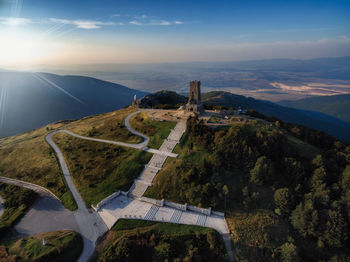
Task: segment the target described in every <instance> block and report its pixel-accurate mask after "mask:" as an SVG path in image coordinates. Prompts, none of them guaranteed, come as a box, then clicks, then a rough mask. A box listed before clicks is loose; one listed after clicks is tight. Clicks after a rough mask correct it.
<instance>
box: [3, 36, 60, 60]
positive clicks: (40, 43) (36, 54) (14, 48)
mask: <svg viewBox="0 0 350 262" xmlns="http://www.w3.org/2000/svg"><path fill="white" fill-rule="evenodd" d="M0 34H1V41H0V58H1V61H0V62H1V63H4V64H7V65H11V66H18V65H27V66H30V65H32V64H35V63H38V62H39V63H40V62H43V61H44V60H45V58H47V57H48V56H49V55H50V53H52V51H53V50H52V49H53V46H52V45H51V44H50V43H49V42H48V41H47V40H45V39H39V38H36V37H35V36H34V35H28V34H25V33H23V32H19V31H15V32H0Z"/></svg>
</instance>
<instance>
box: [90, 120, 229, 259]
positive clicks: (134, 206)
mask: <svg viewBox="0 0 350 262" xmlns="http://www.w3.org/2000/svg"><path fill="white" fill-rule="evenodd" d="M185 131H186V123H185V122H182V121H181V122H178V123H177V124H176V126H175V128H174V129H173V130H172V131H171V132H170V134H169V136H168V138H167V139H165V140H164V142H163V144H162V145H161V147H160V148H159V152H161V153H158V152H154V155H153V157H152V158H151V160H150V161H149V163H148V164H147V165H145V168H144V169H143V171H142V172H141V174H140V176H139V178H138V179H136V180H135V181H134V184H133V185H132V186H131V188H130V189H129V191H128V193H125V194H118V196H116V197H114V198H111V200H109V201H105V202H104V204H103V205H100V204H99V205H98V208H97V209H96V211H97V212H98V214H99V215H100V216H101V218H102V219H103V221H104V222H105V224H106V225H107V227H108V228H111V227H112V226H113V225H114V224H115V223H116V222H117V221H118V220H119V219H120V218H125V219H143V220H151V221H158V222H169V223H178V224H186V225H198V226H203V227H210V228H213V229H215V230H217V231H218V232H219V233H220V234H221V235H222V237H223V239H224V243H225V247H226V249H227V252H228V255H229V259H230V261H233V253H232V249H231V242H230V238H229V233H230V231H229V228H228V226H227V223H226V220H225V217H224V216H223V214H220V213H219V212H211V209H210V210H209V211H208V213H205V214H203V213H201V212H199V211H200V209H198V208H192V209H191V210H194V211H197V212H194V211H190V210H188V209H187V204H186V205H179V204H175V203H172V204H168V205H164V202H167V201H164V200H162V201H159V200H154V199H148V200H149V201H145V199H146V198H143V197H142V196H143V194H144V193H145V192H146V190H147V188H148V187H149V186H151V185H152V181H153V179H154V177H155V176H156V175H157V173H158V172H159V170H161V168H162V166H163V164H164V162H165V160H166V159H167V157H168V156H171V155H170V154H173V153H172V151H173V150H174V148H175V146H176V145H177V144H178V143H179V142H180V139H181V137H182V135H183V134H184V132H185ZM101 202H102V201H101ZM101 202H100V203H101ZM169 205H170V206H169ZM182 206H185V208H183V207H182ZM177 207H178V208H177ZM202 211H203V210H202Z"/></svg>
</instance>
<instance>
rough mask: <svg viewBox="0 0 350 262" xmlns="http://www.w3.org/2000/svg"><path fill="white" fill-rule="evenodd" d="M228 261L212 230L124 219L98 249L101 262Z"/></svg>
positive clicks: (96, 257) (217, 236)
mask: <svg viewBox="0 0 350 262" xmlns="http://www.w3.org/2000/svg"><path fill="white" fill-rule="evenodd" d="M125 259H126V261H141V260H142V261H173V260H175V261H197V260H198V261H199V260H200V261H227V255H226V250H225V248H224V244H223V241H222V239H221V237H220V235H219V234H218V233H217V232H216V231H214V230H212V229H209V228H204V227H199V226H190V225H179V224H171V223H157V222H151V221H143V220H127V219H120V220H119V221H118V222H117V223H116V224H115V225H114V226H113V227H112V229H111V230H110V231H109V232H108V234H107V235H106V237H105V239H104V241H102V243H100V244H99V245H98V247H97V254H96V256H95V260H97V261H125Z"/></svg>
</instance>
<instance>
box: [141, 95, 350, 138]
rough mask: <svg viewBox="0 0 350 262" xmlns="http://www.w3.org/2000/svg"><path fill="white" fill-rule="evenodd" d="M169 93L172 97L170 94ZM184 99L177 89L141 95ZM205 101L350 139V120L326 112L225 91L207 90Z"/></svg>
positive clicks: (151, 102) (151, 100) (147, 102)
mask: <svg viewBox="0 0 350 262" xmlns="http://www.w3.org/2000/svg"><path fill="white" fill-rule="evenodd" d="M167 96H168V98H166V97H167ZM182 101H186V97H185V96H182V98H181V95H179V94H176V93H174V92H170V91H160V92H157V93H154V94H151V95H147V96H146V97H144V98H143V99H141V104H142V105H144V106H148V107H149V106H157V107H159V108H162V107H163V108H164V107H165V108H169V107H170V106H178V105H179V103H181V102H182ZM202 101H203V103H204V105H211V106H215V105H220V106H227V107H236V108H237V107H239V106H240V107H242V108H245V109H253V110H256V111H258V112H260V113H262V114H264V115H267V116H274V117H277V118H279V119H281V120H283V121H285V122H292V123H297V124H302V125H305V126H308V127H311V128H314V129H318V130H321V131H324V132H326V133H328V134H330V135H332V136H334V137H337V138H339V139H342V140H344V141H346V142H350V123H347V122H344V121H342V120H340V119H337V118H335V117H332V116H329V115H326V114H323V113H319V112H314V111H308V110H300V109H293V108H289V107H284V106H281V105H278V104H275V103H272V102H269V101H264V100H257V99H254V98H251V97H245V96H241V95H234V94H232V93H228V92H223V91H213V92H208V93H204V94H202ZM157 103H158V105H157ZM159 103H161V105H160V104H159Z"/></svg>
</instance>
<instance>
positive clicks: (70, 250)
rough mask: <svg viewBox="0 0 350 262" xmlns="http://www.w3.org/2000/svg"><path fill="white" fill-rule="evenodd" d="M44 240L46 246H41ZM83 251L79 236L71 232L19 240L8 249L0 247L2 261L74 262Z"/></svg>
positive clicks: (44, 234)
mask: <svg viewBox="0 0 350 262" xmlns="http://www.w3.org/2000/svg"><path fill="white" fill-rule="evenodd" d="M42 239H45V241H46V243H47V244H46V246H43V245H42ZM82 250H83V240H82V238H81V236H80V235H79V234H78V233H76V232H73V231H68V230H64V231H55V232H49V233H43V234H39V235H36V236H32V237H25V238H21V239H20V240H18V241H16V242H14V243H13V244H11V245H9V246H8V247H6V248H5V247H4V246H2V247H1V246H0V257H2V258H4V259H5V260H4V261H53V262H54V261H67V262H68V261H72V262H73V261H76V260H77V259H78V257H79V256H80V253H81V251H82Z"/></svg>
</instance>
